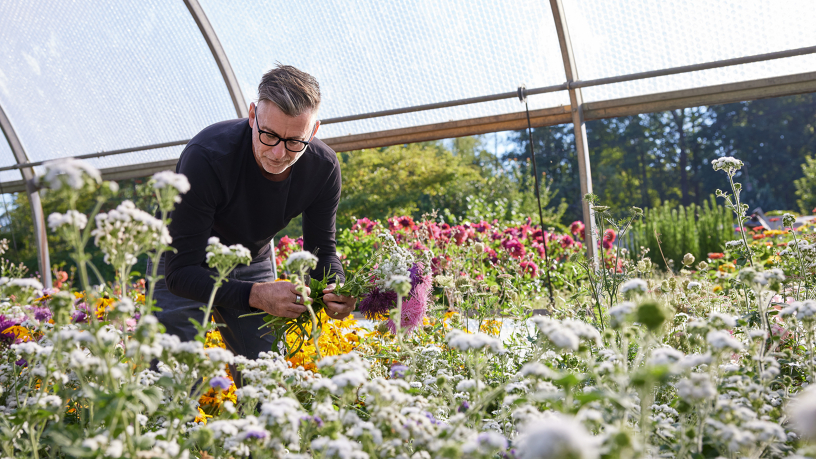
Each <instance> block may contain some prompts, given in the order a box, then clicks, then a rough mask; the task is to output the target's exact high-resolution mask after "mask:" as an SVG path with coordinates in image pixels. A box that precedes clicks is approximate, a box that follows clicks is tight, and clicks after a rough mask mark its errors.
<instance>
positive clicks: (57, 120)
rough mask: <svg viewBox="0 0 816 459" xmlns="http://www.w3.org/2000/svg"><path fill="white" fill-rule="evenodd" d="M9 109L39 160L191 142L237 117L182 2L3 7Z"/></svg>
mask: <svg viewBox="0 0 816 459" xmlns="http://www.w3.org/2000/svg"><path fill="white" fill-rule="evenodd" d="M0 104H2V105H3V108H4V109H5V111H6V114H7V115H8V117H9V118H10V120H11V122H12V123H13V124H14V127H15V130H16V132H17V135H18V136H19V138H20V140H21V142H22V143H23V146H24V148H25V149H26V152H27V154H28V156H29V158H30V159H31V160H32V161H38V160H46V159H53V158H58V157H65V156H75V155H81V154H86V153H94V152H98V151H110V150H116V149H121V148H128V147H138V146H144V145H150V144H155V143H161V142H169V141H176V140H184V139H189V138H190V137H191V136H193V135H194V134H195V133H196V132H198V131H199V130H200V129H202V128H204V127H205V126H207V125H209V124H211V123H213V122H216V121H220V120H223V119H228V118H234V117H235V116H236V115H235V110H234V108H233V106H232V103H231V101H230V97H229V93H228V92H227V89H226V86H225V84H224V81H223V79H222V78H221V74H220V72H219V71H218V67H217V66H216V64H215V61H214V59H213V57H212V54H211V53H210V51H209V48H208V47H207V45H206V42H205V41H204V38H203V37H202V36H201V34H200V32H199V30H198V27H197V26H196V24H195V22H194V21H193V18H192V16H191V15H190V13H189V11H188V10H187V8H186V7H185V5H184V2H182V1H181V0H178V1H171V2H166V1H160V0H146V1H144V0H143V1H138V2H98V1H93V0H77V1H72V2H53V1H36V0H34V1H28V0H27V1H24V2H21V1H17V2H14V1H11V2H0ZM106 161H107V162H108V163H110V164H111V165H121V164H126V163H125V162H124V161H125V158H124V157H121V156H117V157H111V158H108V159H107V160H106Z"/></svg>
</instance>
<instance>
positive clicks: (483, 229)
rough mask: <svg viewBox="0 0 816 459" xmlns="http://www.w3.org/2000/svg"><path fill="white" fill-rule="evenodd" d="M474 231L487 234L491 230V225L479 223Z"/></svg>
mask: <svg viewBox="0 0 816 459" xmlns="http://www.w3.org/2000/svg"><path fill="white" fill-rule="evenodd" d="M473 229H475V230H476V232H477V233H485V232H487V230H489V229H490V223H488V222H486V221H484V220H482V221H480V222H479V223H477V224H476V225H474V226H473Z"/></svg>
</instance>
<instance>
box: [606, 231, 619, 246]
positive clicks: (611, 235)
mask: <svg viewBox="0 0 816 459" xmlns="http://www.w3.org/2000/svg"><path fill="white" fill-rule="evenodd" d="M615 237H617V234H615V230H613V229H612V228H609V229H608V230H606V231H604V236H603V240H604V242H608V243H610V244H612V243H613V242H615Z"/></svg>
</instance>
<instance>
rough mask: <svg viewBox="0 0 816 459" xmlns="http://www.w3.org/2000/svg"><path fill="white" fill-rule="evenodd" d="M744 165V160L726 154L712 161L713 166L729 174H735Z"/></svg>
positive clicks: (716, 169)
mask: <svg viewBox="0 0 816 459" xmlns="http://www.w3.org/2000/svg"><path fill="white" fill-rule="evenodd" d="M743 165H744V164H743V162H742V161H740V160H738V159H737V158H734V157H733V156H725V157H722V158H717V159H715V160H714V161H711V166H712V167H713V168H714V170H715V171H725V172H726V173H727V174H729V175H733V174H734V173H735V172H736V171H738V170H740V169H742V166H743Z"/></svg>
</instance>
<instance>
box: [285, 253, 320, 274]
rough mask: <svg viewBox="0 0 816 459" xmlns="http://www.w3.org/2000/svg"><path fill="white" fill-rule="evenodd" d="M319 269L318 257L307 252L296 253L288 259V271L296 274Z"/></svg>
mask: <svg viewBox="0 0 816 459" xmlns="http://www.w3.org/2000/svg"><path fill="white" fill-rule="evenodd" d="M315 267H317V257H316V256H314V255H312V254H311V253H309V252H306V251H305V250H303V251H300V252H295V253H293V254H291V255H289V258H287V259H286V269H287V270H289V271H290V272H293V273H296V272H300V271H301V270H303V269H315Z"/></svg>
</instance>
